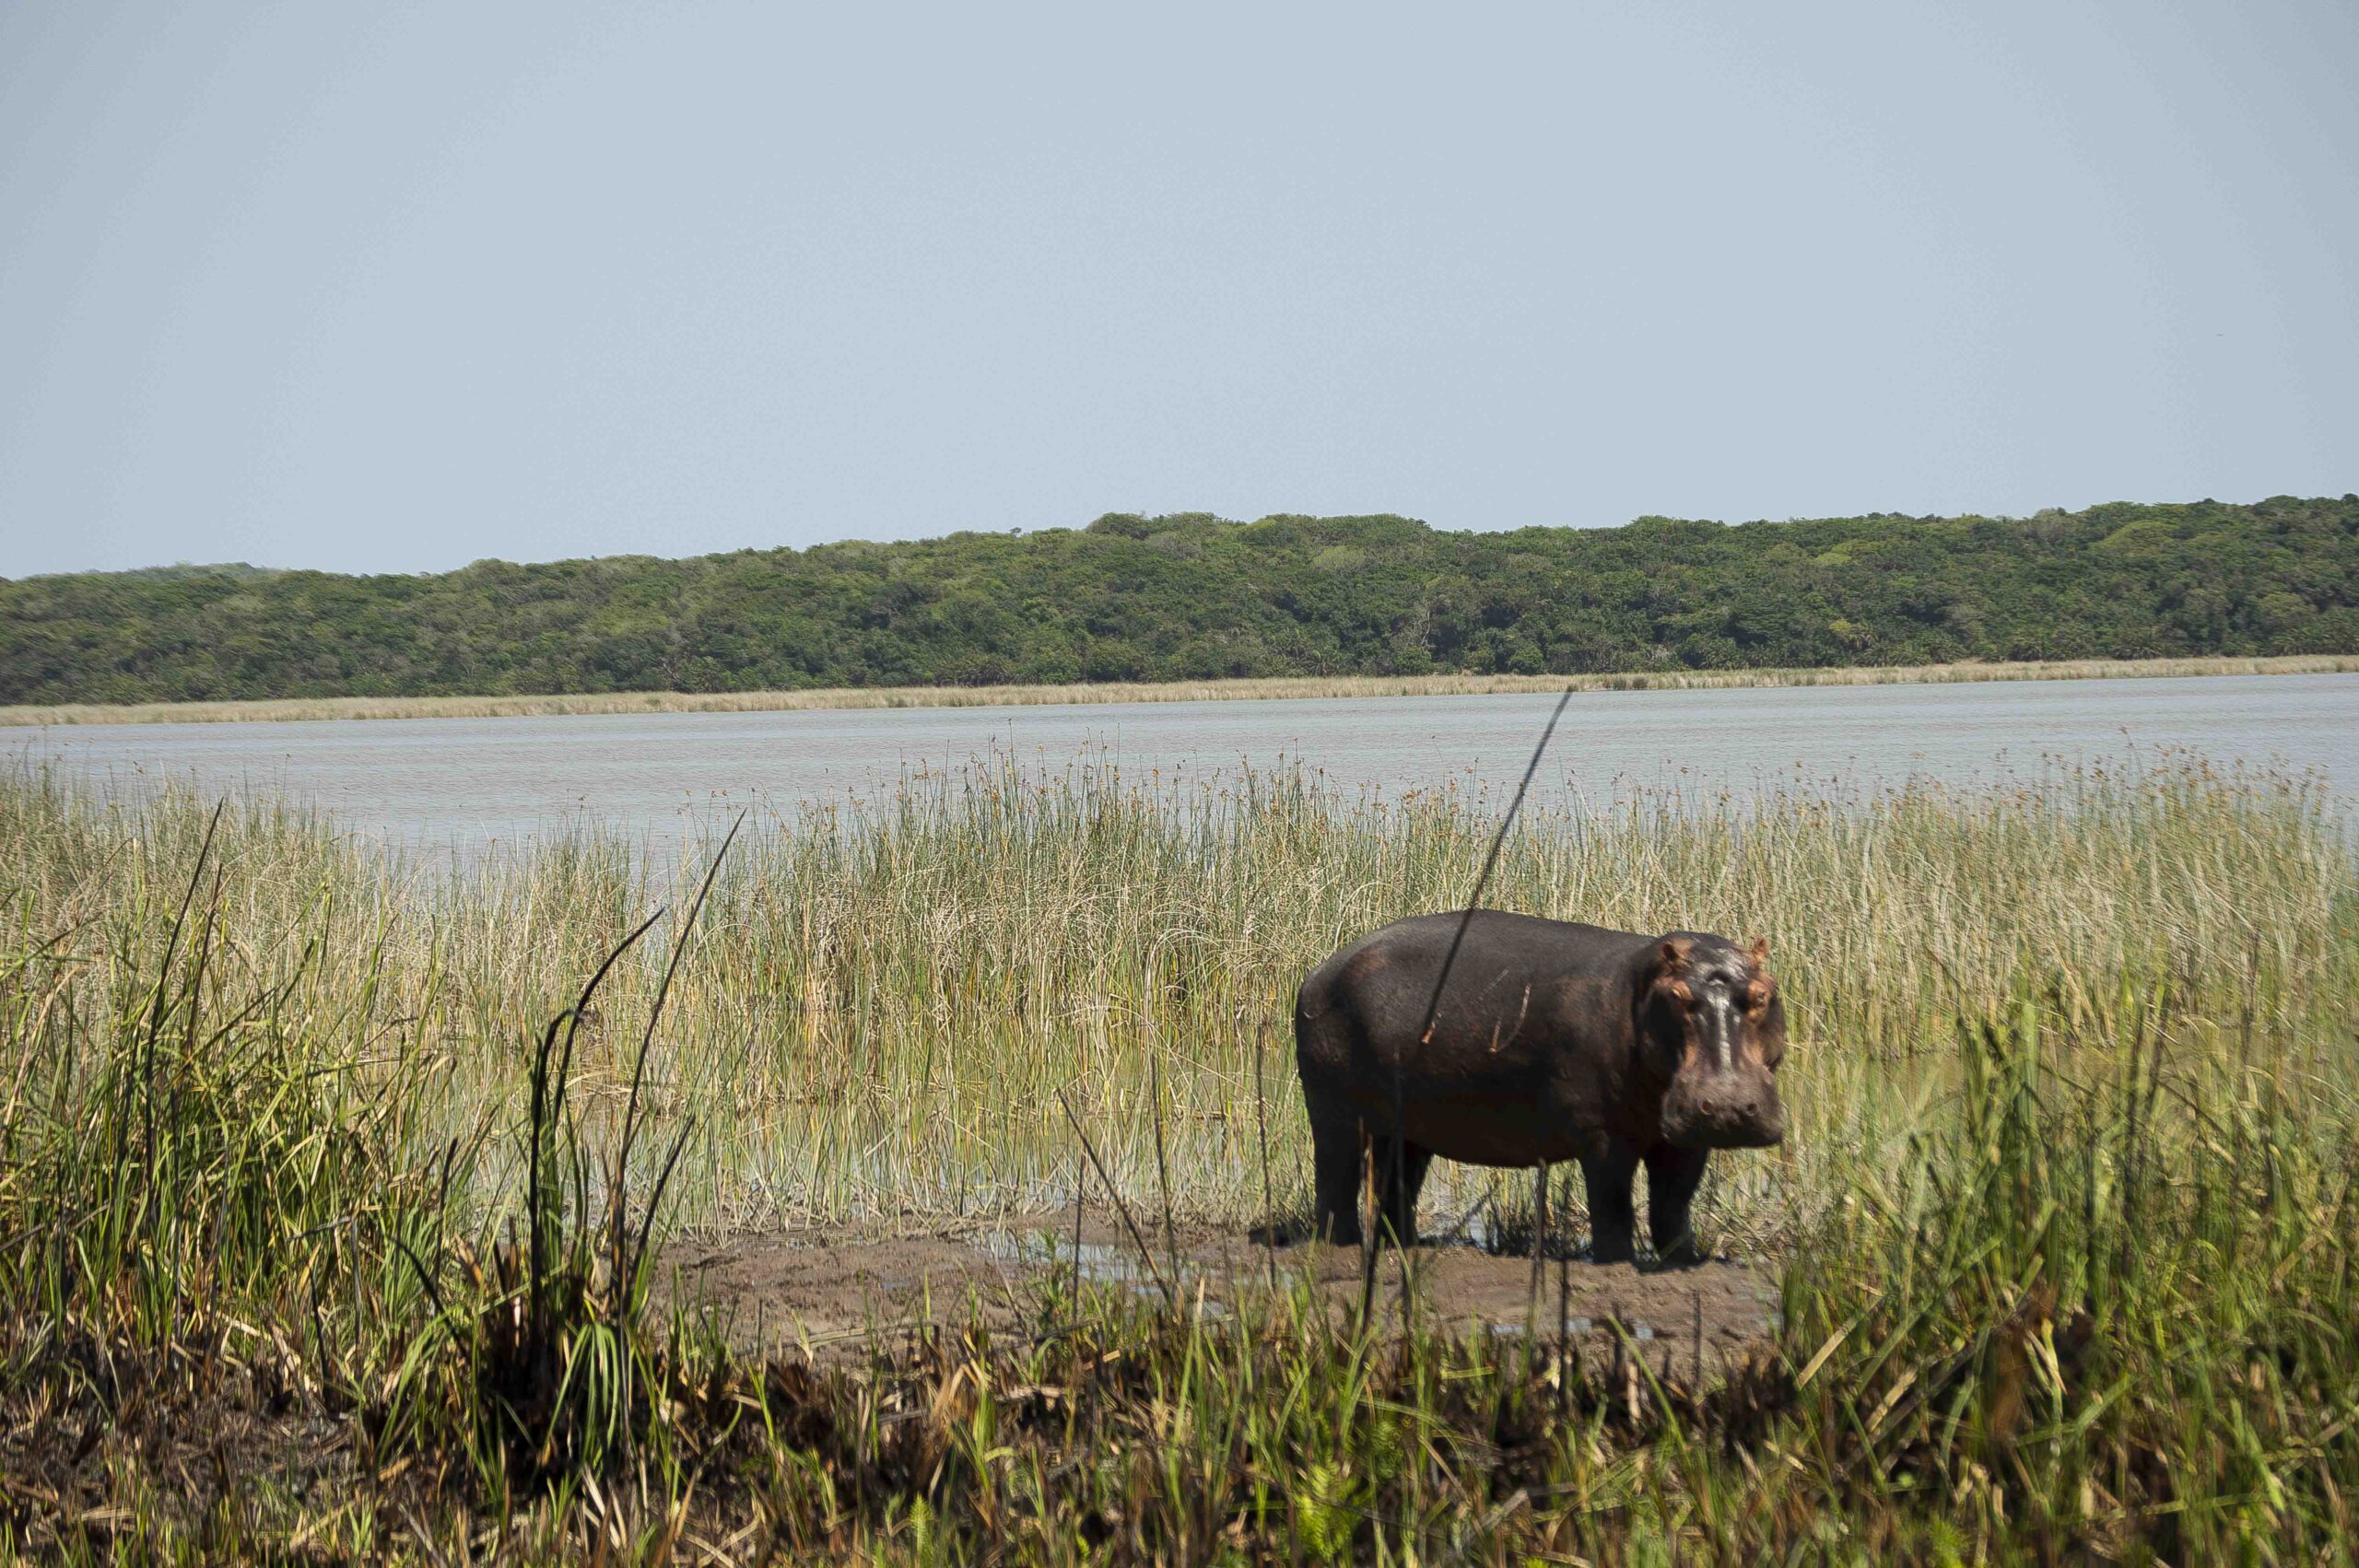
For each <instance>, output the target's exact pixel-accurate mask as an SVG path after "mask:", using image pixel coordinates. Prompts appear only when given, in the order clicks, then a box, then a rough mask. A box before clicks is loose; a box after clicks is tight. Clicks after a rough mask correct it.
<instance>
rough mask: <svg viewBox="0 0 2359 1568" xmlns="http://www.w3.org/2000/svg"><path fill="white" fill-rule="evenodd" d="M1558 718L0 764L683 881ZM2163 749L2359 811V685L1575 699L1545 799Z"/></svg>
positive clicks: (340, 746)
mask: <svg viewBox="0 0 2359 1568" xmlns="http://www.w3.org/2000/svg"><path fill="white" fill-rule="evenodd" d="M1554 705H1555V697H1553V696H1520V695H1519V696H1446V697H1397V698H1338V699H1318V700H1304V701H1285V702H1204V703H1127V704H1111V703H1109V704H1105V705H1101V706H1090V707H1070V708H897V709H868V710H861V711H839V712H808V713H727V714H718V713H715V714H702V713H652V714H618V715H611V716H596V717H557V718H542V719H447V720H446V719H420V720H368V721H357V722H356V721H346V722H334V721H327V722H301V723H281V724H136V725H122V726H107V727H97V726H93V727H88V728H73V727H66V728H59V729H50V730H31V729H16V730H9V729H0V755H8V756H14V757H19V758H21V757H26V756H29V757H32V758H36V759H39V758H50V759H54V760H56V761H57V762H58V763H60V764H61V765H62V766H64V768H65V771H66V772H67V773H68V774H69V775H70V776H72V777H74V778H76V779H78V780H80V781H82V782H83V783H84V784H85V785H86V786H87V787H88V788H90V789H92V790H97V791H99V792H100V793H102V794H106V795H109V796H113V797H122V796H123V795H126V794H130V793H135V792H137V791H139V790H143V789H147V788H150V787H152V786H153V784H154V783H155V782H156V781H157V780H158V779H163V778H179V779H182V780H183V781H188V782H193V783H194V784H195V785H196V786H197V787H198V788H199V789H201V790H205V791H207V792H217V791H224V790H242V791H247V792H270V793H275V794H278V795H282V796H287V797H291V798H295V799H299V800H303V801H308V802H312V803H314V804H316V805H318V806H321V807H323V808H324V809H325V810H326V811H328V812H329V813H332V814H333V815H334V816H335V817H336V818H337V819H339V820H340V821H342V822H344V823H346V825H349V826H351V827H352V828H355V829H357V830H359V831H362V832H365V833H369V834H372V835H380V836H381V837H384V838H385V839H386V840H387V841H388V842H390V843H393V844H395V845H398V846H401V847H403V848H406V849H409V850H411V851H414V852H417V853H420V854H422V855H425V856H428V857H429V858H441V857H444V856H451V857H455V858H456V859H458V860H471V859H473V858H475V856H477V855H479V854H481V853H482V852H483V851H484V850H485V849H486V848H487V847H489V846H492V845H494V844H514V843H517V842H519V841H521V840H525V839H529V838H531V837H534V836H536V835H540V834H544V833H547V832H549V831H551V830H553V829H559V828H562V827H564V826H566V825H569V824H578V823H580V822H581V821H583V820H584V819H585V817H586V818H594V819H595V820H596V821H598V822H600V823H601V824H603V825H606V826H608V827H612V828H620V829H622V830H624V831H626V832H628V833H630V834H632V835H634V836H636V837H640V838H642V839H643V840H644V841H645V842H646V844H647V845H648V847H649V848H651V849H652V850H654V851H655V852H657V853H658V854H661V855H665V856H667V857H668V855H669V854H670V852H672V851H673V850H675V848H676V847H677V846H678V844H679V843H680V841H681V839H682V836H683V835H684V834H685V833H687V832H689V831H692V830H694V829H696V828H698V827H700V826H704V825H710V823H711V822H712V821H713V820H714V819H715V818H716V817H725V816H726V815H727V814H734V809H735V808H736V806H738V805H740V804H745V805H750V806H753V807H754V808H755V809H756V810H757V813H762V814H769V813H777V814H780V815H791V814H792V813H794V812H795V811H796V810H797V809H798V808H799V807H800V806H801V805H802V804H803V803H804V802H812V801H827V800H841V799H844V798H845V797H846V796H847V795H848V794H851V793H858V792H864V791H867V790H873V789H874V788H876V787H877V786H878V785H880V784H889V783H891V782H892V781H893V780H894V779H896V778H898V777H899V776H900V775H901V774H902V772H903V771H904V770H906V769H910V768H916V767H923V766H933V767H942V766H960V765H963V764H965V763H967V762H968V761H970V760H972V759H974V758H976V757H979V756H988V755H991V754H992V753H993V752H994V751H996V752H998V753H1001V754H1003V755H1013V756H1015V758H1016V759H1018V760H1019V761H1021V762H1024V763H1026V764H1027V765H1038V764H1046V765H1049V766H1062V764H1064V763H1066V762H1068V761H1070V760H1073V759H1074V758H1076V757H1079V756H1082V755H1085V754H1087V755H1095V756H1097V757H1100V758H1104V759H1109V760H1113V761H1117V762H1119V763H1120V764H1121V766H1122V767H1123V768H1124V770H1125V771H1126V772H1133V773H1144V771H1145V770H1147V769H1149V768H1161V769H1162V770H1163V771H1164V773H1165V775H1166V776H1167V777H1169V776H1178V777H1180V778H1220V777H1223V776H1233V775H1234V773H1235V771H1236V769H1237V768H1238V766H1241V765H1250V766H1254V767H1270V766H1282V765H1285V764H1289V763H1292V762H1295V761H1300V762H1302V763H1304V764H1306V765H1307V766H1313V767H1318V768H1321V769H1323V770H1324V771H1325V774H1326V776H1327V778H1328V779H1329V781H1330V782H1332V783H1333V784H1335V785H1337V786H1339V787H1340V788H1341V789H1342V790H1344V792H1345V794H1346V795H1350V794H1353V793H1356V792H1357V791H1358V790H1362V789H1366V788H1376V787H1380V788H1381V789H1382V790H1384V791H1385V793H1387V794H1388V795H1397V794H1398V793H1400V792H1401V791H1402V790H1405V789H1410V788H1432V787H1434V786H1437V785H1441V784H1444V783H1448V782H1451V781H1456V782H1458V783H1460V784H1461V785H1464V786H1470V787H1483V786H1489V787H1499V786H1511V785H1512V783H1513V781H1514V779H1515V778H1516V777H1517V776H1518V775H1520V773H1521V771H1522V768H1523V765H1524V762H1525V760H1526V758H1527V757H1528V756H1529V755H1530V754H1531V749H1532V743H1533V742H1534V741H1535V740H1536V739H1537V738H1538V736H1539V732H1540V728H1541V726H1542V724H1543V723H1544V722H1545V721H1546V719H1547V715H1548V711H1549V709H1550V708H1552V707H1553V706H1554ZM2167 748H2184V749H2189V750H2193V751H2198V752H2201V753H2202V754H2203V755H2206V756H2207V757H2209V758H2211V759H2212V761H2214V762H2215V763H2221V764H2228V763H2239V762H2241V763H2247V764H2253V765H2264V766H2280V767H2285V768H2289V769H2293V770H2296V771H2299V770H2305V769H2311V770H2316V772H2317V773H2318V775H2319V776H2320V778H2322V779H2323V781H2324V782H2325V784H2326V785H2327V787H2328V788H2330V790H2333V791H2334V792H2335V793H2336V795H2337V796H2338V797H2340V798H2341V800H2342V801H2344V802H2353V801H2354V800H2359V674H2339V675H2267V676H2212V677H2204V678H2199V679H2189V680H2118V681H2037V682H2030V681H2025V682H2004V683H1997V682H1994V683H1989V684H1985V685H1919V686H1910V685H1890V686H1798V687H1787V688H1763V689H1757V690H1743V691H1697V692H1598V693H1584V694H1582V695H1580V696H1576V697H1574V698H1573V700H1572V703H1571V706H1570V707H1569V708H1567V710H1566V713H1565V720H1564V723H1563V725H1562V727H1561V728H1560V729H1559V730H1558V731H1557V736H1556V740H1555V744H1554V745H1553V746H1552V747H1551V749H1550V752H1549V755H1548V759H1547V762H1546V764H1545V765H1544V766H1543V769H1542V774H1541V779H1540V782H1539V785H1538V786H1537V787H1538V788H1540V789H1542V790H1546V791H1548V792H1550V793H1553V794H1556V795H1559V796H1561V795H1562V794H1563V793H1564V792H1566V791H1567V790H1575V791H1579V793H1581V794H1583V795H1586V796H1588V797H1590V798H1591V799H1602V798H1606V797H1610V796H1614V795H1620V794H1625V793H1628V792H1631V791H1633V790H1642V789H1659V788H1665V787H1668V788H1675V789H1678V790H1683V791H1684V792H1686V793H1688V794H1691V795H1696V796H1709V795H1714V794H1717V793H1719V792H1720V791H1723V790H1725V791H1727V792H1729V793H1731V794H1733V795H1736V796H1738V797H1741V798H1743V797H1751V796H1754V795H1757V794H1759V793H1761V792H1763V791H1765V790H1775V789H1778V788H1781V787H1785V786H1790V785H1792V784H1795V783H1802V784H1806V785H1816V784H1823V783H1825V782H1828V781H1839V782H1842V783H1845V784H1848V785H1852V786H1857V787H1863V788H1864V787H1873V786H1876V785H1890V784H1899V783H1903V782H1906V781H1907V780H1909V779H1912V778H1918V779H1923V778H1930V779H1938V780H1942V781H1945V782H1950V783H1960V784H1973V783H1981V782H1997V781H1998V780H2000V779H2001V778H2037V777H2039V776H2040V775H2041V774H2042V773H2043V772H2047V771H2050V770H2053V769H2055V768H2058V767H2061V766H2070V765H2072V764H2076V763H2084V762H2092V761H2099V760H2104V761H2114V760H2119V759H2126V758H2128V757H2129V756H2130V755H2132V754H2133V752H2134V753H2136V754H2140V755H2154V753H2157V752H2159V751H2162V750H2164V749H2167Z"/></svg>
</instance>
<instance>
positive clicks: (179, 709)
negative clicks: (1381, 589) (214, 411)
mask: <svg viewBox="0 0 2359 1568" xmlns="http://www.w3.org/2000/svg"><path fill="white" fill-rule="evenodd" d="M2352 671H2359V654H2349V653H2322V654H2299V655H2293V656H2288V657H2284V658H2273V659H2073V660H2061V661H2046V662H2038V663H2020V664H1995V663H1978V662H1967V663H1958V664H1907V665H1878V666H1873V667H1865V668H1859V669H1807V670H1667V671H1632V672H1625V673H1613V674H1602V675H1570V676H1567V675H1471V674H1459V675H1334V676H1329V675H1304V676H1289V677H1285V678H1280V679H1271V680H1222V681H1170V682H1128V681H1115V682H1102V683H1095V684H1092V683H1076V684H1074V685H1056V686H860V687H828V688H825V689H820V690H813V691H772V692H590V693H578V694H574V695H571V696H351V697H345V696H323V697H292V698H288V699H287V700H285V701H254V702H146V703H127V704H107V703H71V704H65V705H61V706H57V707H38V706H32V705H20V706H17V707H0V726H8V725H48V724H215V723H251V722H257V721H274V722H275V721H279V720H307V719H519V718H529V717H534V716H539V715H546V714H568V713H762V712H780V711H795V710H800V709H806V708H1037V707H1059V706H1069V705H1073V704H1081V703H1121V702H1276V701H1285V700H1287V699H1295V698H1305V697H1355V696H1489V695H1495V694H1498V693H1508V692H1559V691H1562V690H1564V689H1565V688H1566V687H1567V685H1570V686H1573V687H1575V688H1577V689H1579V690H1581V691H1702V690H1710V689H1716V688H1724V687H1743V686H1875V685H1918V684H1936V685H1939V684H1947V683H1952V682H1962V681H2099V680H2122V679H2132V678H2137V677H2156V676H2188V675H2316V674H2342V673H2349V672H2352Z"/></svg>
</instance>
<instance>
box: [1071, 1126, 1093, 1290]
mask: <svg viewBox="0 0 2359 1568" xmlns="http://www.w3.org/2000/svg"><path fill="white" fill-rule="evenodd" d="M1088 1193H1089V1167H1088V1166H1086V1165H1085V1164H1080V1163H1079V1162H1077V1161H1076V1162H1075V1163H1074V1168H1073V1310H1074V1321H1075V1322H1079V1321H1080V1320H1081V1204H1082V1199H1084V1198H1086V1196H1088Z"/></svg>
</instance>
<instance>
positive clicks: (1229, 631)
mask: <svg viewBox="0 0 2359 1568" xmlns="http://www.w3.org/2000/svg"><path fill="white" fill-rule="evenodd" d="M2354 651H2359V496H2344V497H2341V499H2339V500H2337V499H2315V500H2306V499H2298V498H2294V497H2275V498H2272V499H2270V500H2267V501H2262V502H2259V503H2258V504H2255V505H2228V504H2224V503H2218V502H2212V501H2208V500H2207V501H2200V502H2196V503H2193V504H2189V505H2170V506H2152V505H2142V504H2130V503H2122V504H2115V505H2108V506H2099V507H2092V508H2090V509H2087V510H2085V511H2078V512H2062V511H2045V512H2041V513H2039V514H2038V515H2036V516H2034V517H2030V518H2019V519H2010V518H1986V517H1956V518H1940V517H1903V516H1898V515H1895V514H1873V515H1870V516H1866V517H1852V518H1826V519H1817V520H1809V521H1786V522H1747V523H1743V524H1738V525H1735V526H1724V525H1722V524H1720V523H1717V522H1708V521H1684V520H1680V519H1675V518H1665V517H1645V518H1640V519H1638V520H1637V521H1635V522H1632V523H1629V524H1628V525H1626V526H1625V527H1621V528H1611V529H1577V528H1524V529H1518V530H1514V531H1512V532H1496V533H1487V532H1441V531H1438V530H1435V529H1432V528H1428V527H1427V526H1426V524H1424V523H1422V522H1418V521H1414V520H1412V519H1409V518H1402V517H1392V516H1377V517H1333V518H1315V517H1297V516H1276V517H1265V518H1262V519H1261V520H1260V521H1255V522H1231V521H1224V520H1222V519H1219V518H1215V517H1213V516H1210V515H1208V514H1205V513H1197V512H1190V513H1180V514H1177V515H1173V516H1167V517H1153V518H1150V517H1142V516H1136V515H1133V514H1128V513H1109V514H1108V515H1107V516H1105V517H1101V518H1099V519H1098V520H1097V521H1095V522H1093V523H1091V524H1090V525H1089V526H1087V527H1086V528H1081V529H1062V528H1060V529H1049V530H1045V531H1042V532H1031V533H1023V532H1015V533H973V532H962V533H953V534H949V535H947V536H946V537H943V538H939V539H927V540H918V541H911V542H909V543H903V544H870V543H865V542H861V541H851V542H846V543H843V544H823V545H819V546H816V547H815V548H812V549H808V550H790V549H778V550H742V551H737V552H734V553H733V554H728V555H719V556H698V557H694V558H691V559H687V560H676V561H674V560H660V559H656V558H654V557H651V556H615V557H606V558H600V559H593V560H573V561H556V562H549V563H546V564H542V565H534V566H518V565H513V564H511V563H509V562H506V561H498V560H487V561H478V562H476V563H475V564H474V565H473V566H470V567H466V568H463V569H461V570H458V571H453V572H446V573H439V574H432V575H421V576H372V577H351V576H343V575H338V574H334V573H327V572H312V571H266V570H258V569H256V568H251V567H243V566H237V567H189V568H166V569H160V570H149V571H138V572H113V573H100V572H89V573H76V574H65V575H57V576H44V577H34V578H25V579H17V580H14V581H9V580H6V579H0V701H6V702H13V703H65V702H158V701H183V700H187V701H194V700H226V699H235V698H265V697H297V696H444V695H464V694H492V695H498V694H506V693H571V692H604V691H657V690H677V691H730V690H762V689H776V688H793V687H814V686H861V685H992V684H998V683H1005V682H1019V683H1036V682H1037V683H1057V682H1069V681H1111V680H1124V681H1153V680H1179V679H1201V678H1205V677H1215V676H1257V675H1321V674H1330V675H1340V674H1421V673H1428V672H1433V671H1451V670H1464V671H1474V672H1483V673H1490V672H1507V673H1535V674H1536V673H1547V672H1556V673H1573V672H1582V671H1612V670H1661V669H1681V668H1686V669H1727V668H1737V667H1743V666H1813V665H1842V664H1914V663H1930V662H1937V661H1947V660H1958V659H1988V660H2021V659H2076V658H2141V657H2149V656H2158V655H2175V654H2176V655H2195V654H2277V653H2329V652H2331V653H2348V652H2354Z"/></svg>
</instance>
